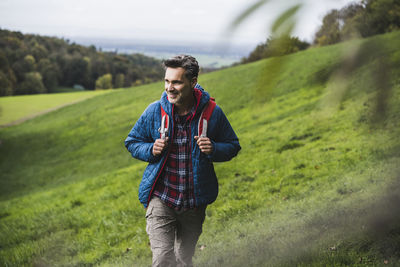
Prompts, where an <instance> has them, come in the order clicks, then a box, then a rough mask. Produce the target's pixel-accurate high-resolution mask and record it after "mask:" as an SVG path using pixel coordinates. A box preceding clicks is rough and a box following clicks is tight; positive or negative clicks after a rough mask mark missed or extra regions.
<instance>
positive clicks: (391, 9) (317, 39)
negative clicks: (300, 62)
mask: <svg viewBox="0 0 400 267" xmlns="http://www.w3.org/2000/svg"><path fill="white" fill-rule="evenodd" d="M399 29H400V0H362V1H361V2H359V3H356V2H353V3H351V4H349V5H347V6H345V7H343V8H342V9H339V10H338V9H333V10H331V11H330V12H329V13H327V14H326V15H325V16H324V18H323V20H322V25H321V26H320V27H319V29H318V31H317V32H316V34H315V36H314V40H313V41H312V44H310V43H308V42H305V41H301V40H300V39H299V38H298V37H293V36H290V35H287V34H284V35H280V36H277V37H273V38H272V37H269V38H267V40H266V41H265V42H264V43H261V44H259V45H258V46H257V47H256V48H255V49H254V50H253V51H252V52H251V53H250V54H249V56H248V57H245V58H243V59H242V60H241V62H240V63H249V62H253V61H256V60H260V59H262V58H268V57H274V56H282V55H287V54H291V53H295V52H297V51H300V50H304V49H307V48H308V47H309V46H311V45H315V46H325V45H331V44H335V43H339V42H342V41H346V40H349V39H352V38H366V37H369V36H373V35H376V34H382V33H387V32H391V31H396V30H399Z"/></svg>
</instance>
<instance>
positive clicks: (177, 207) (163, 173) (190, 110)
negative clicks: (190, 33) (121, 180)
mask: <svg viewBox="0 0 400 267" xmlns="http://www.w3.org/2000/svg"><path fill="white" fill-rule="evenodd" d="M164 66H165V92H163V94H162V96H161V99H160V100H159V101H156V102H154V103H152V104H150V105H149V106H148V107H147V109H146V110H145V111H144V113H143V114H142V115H141V117H140V118H139V120H138V121H137V122H136V124H135V125H134V126H133V128H132V130H131V131H130V133H129V135H128V137H127V138H126V140H125V146H126V148H127V149H128V151H129V152H131V154H132V156H133V157H134V158H137V159H140V160H143V161H147V162H149V164H148V166H147V168H146V170H145V171H144V174H143V178H142V181H141V183H140V186H139V200H140V202H141V203H142V204H143V205H144V207H145V208H147V210H146V223H147V226H146V231H147V233H148V235H149V239H150V246H151V250H152V253H153V266H163V267H164V266H192V265H193V264H192V257H193V255H194V251H195V247H196V243H197V240H198V238H199V236H200V234H201V232H202V226H203V222H204V219H205V211H206V208H207V205H209V204H211V203H212V202H214V201H215V200H216V198H217V195H218V181H217V177H216V175H215V172H214V166H213V162H222V161H228V160H230V159H231V158H233V157H234V156H236V155H237V153H238V152H239V150H240V145H239V140H238V138H237V136H236V134H235V133H234V131H233V129H232V127H231V125H230V124H229V121H228V120H227V118H226V116H225V115H224V113H223V112H222V110H221V108H220V107H219V106H217V105H215V102H214V101H213V100H212V99H211V98H210V95H209V94H208V93H207V92H206V91H204V89H203V88H202V87H201V86H200V85H199V84H198V83H197V77H198V73H199V65H198V63H197V61H196V59H195V58H194V57H192V56H188V55H179V56H176V57H173V58H171V59H168V60H165V61H164ZM211 107H212V108H211ZM204 114H208V115H204Z"/></svg>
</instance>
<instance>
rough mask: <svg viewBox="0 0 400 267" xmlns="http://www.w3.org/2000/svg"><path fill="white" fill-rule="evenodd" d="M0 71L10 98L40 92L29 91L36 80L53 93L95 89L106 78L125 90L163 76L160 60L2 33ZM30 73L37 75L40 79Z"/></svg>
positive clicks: (52, 38) (11, 32) (54, 39)
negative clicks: (63, 89) (62, 88)
mask: <svg viewBox="0 0 400 267" xmlns="http://www.w3.org/2000/svg"><path fill="white" fill-rule="evenodd" d="M0 70H1V71H2V72H3V76H4V75H5V76H6V77H7V81H5V79H4V77H3V78H2V83H3V84H7V88H9V85H10V84H11V88H12V89H13V90H12V92H13V94H14V93H15V94H24V93H34V92H42V91H43V90H42V89H41V86H38V87H37V88H39V89H38V90H32V89H30V88H32V87H31V86H30V84H32V83H34V82H36V83H37V84H40V82H38V81H39V80H41V83H42V84H43V85H44V87H45V91H47V92H52V91H54V89H55V88H56V87H57V86H59V85H61V86H68V87H73V86H83V87H84V88H85V89H95V87H96V81H97V80H98V79H99V78H100V77H101V76H103V75H105V74H110V75H111V76H112V77H114V79H113V80H112V83H113V84H114V87H128V86H131V85H132V83H134V82H135V81H136V80H139V79H140V80H141V81H142V82H143V83H146V82H152V81H156V80H158V79H161V78H162V75H163V72H164V71H163V68H162V67H161V62H160V61H159V60H156V59H153V58H150V57H147V56H144V55H141V54H132V55H125V54H118V53H116V52H101V50H100V51H97V49H96V47H95V46H93V45H92V46H89V47H85V46H82V45H78V44H76V43H70V42H69V40H65V39H59V38H55V37H45V36H39V35H33V34H22V33H20V32H13V31H8V30H3V29H0ZM33 73H40V76H41V79H39V77H38V76H37V75H36V74H33ZM28 74H29V75H28ZM21 86H22V87H21ZM111 86H112V85H111ZM16 89H18V90H16ZM3 91H4V90H3ZM9 91H10V90H9V89H7V92H9ZM3 93H4V92H3Z"/></svg>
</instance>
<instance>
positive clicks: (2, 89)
mask: <svg viewBox="0 0 400 267" xmlns="http://www.w3.org/2000/svg"><path fill="white" fill-rule="evenodd" d="M12 94H13V88H12V83H11V82H10V80H9V79H8V77H7V75H6V74H5V73H4V72H3V71H1V70H0V96H6V95H12Z"/></svg>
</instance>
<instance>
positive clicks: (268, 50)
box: [242, 35, 310, 63]
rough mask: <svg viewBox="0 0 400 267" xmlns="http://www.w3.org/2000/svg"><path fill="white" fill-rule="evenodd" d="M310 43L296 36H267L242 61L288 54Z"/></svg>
mask: <svg viewBox="0 0 400 267" xmlns="http://www.w3.org/2000/svg"><path fill="white" fill-rule="evenodd" d="M309 45H310V44H309V43H307V42H304V41H301V40H300V39H299V38H298V37H292V36H288V35H281V36H279V37H277V38H271V37H270V38H268V39H267V41H266V42H265V43H261V44H259V45H257V47H256V48H255V49H254V50H253V51H252V52H251V53H250V55H249V56H248V57H247V58H244V59H243V60H242V63H247V62H253V61H256V60H260V59H262V58H268V57H276V56H283V55H288V54H291V53H295V52H298V51H300V50H304V49H306V48H307V47H308V46H309Z"/></svg>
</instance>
